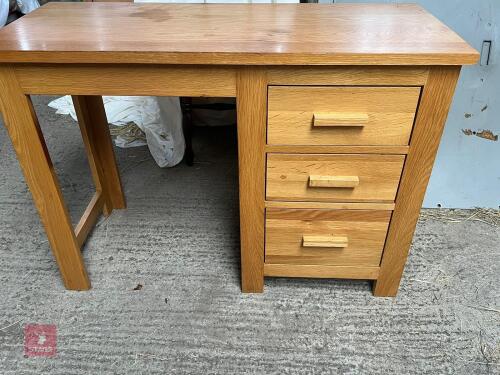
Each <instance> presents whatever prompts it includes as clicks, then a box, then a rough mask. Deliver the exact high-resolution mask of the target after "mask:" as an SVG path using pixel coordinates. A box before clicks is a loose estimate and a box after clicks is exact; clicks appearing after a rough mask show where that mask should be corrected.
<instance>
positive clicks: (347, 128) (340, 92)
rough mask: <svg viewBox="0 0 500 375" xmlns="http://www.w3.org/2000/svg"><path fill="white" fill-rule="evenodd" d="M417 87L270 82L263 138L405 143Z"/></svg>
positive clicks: (313, 142) (297, 141)
mask: <svg viewBox="0 0 500 375" xmlns="http://www.w3.org/2000/svg"><path fill="white" fill-rule="evenodd" d="M419 96H420V88H419V87H332V86H313V87H308V86H269V92H268V129H267V143H268V144H273V145H407V144H408V142H409V139H410V134H411V130H412V127H413V120H414V117H415V112H416V109H417V103H418V99H419Z"/></svg>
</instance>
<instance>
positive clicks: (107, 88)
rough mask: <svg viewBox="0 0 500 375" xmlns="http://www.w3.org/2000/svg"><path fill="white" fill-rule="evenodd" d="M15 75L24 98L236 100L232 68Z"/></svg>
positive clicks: (70, 68) (73, 69) (36, 70)
mask: <svg viewBox="0 0 500 375" xmlns="http://www.w3.org/2000/svg"><path fill="white" fill-rule="evenodd" d="M16 75H17V76H18V79H19V82H20V85H21V87H22V88H23V91H24V92H25V93H27V94H46V95H47V94H53V95H59V94H71V95H118V96H120V95H156V96H189V97H191V96H192V97H195V96H199V97H204V96H210V97H234V96H236V72H235V68H233V67H216V66H209V67H207V66H194V67H193V66H178V65H173V66H172V65H168V66H165V65H163V66H159V65H146V66H144V65H131V64H123V65H91V64H80V63H79V64H71V65H54V64H41V65H36V64H28V65H18V66H16Z"/></svg>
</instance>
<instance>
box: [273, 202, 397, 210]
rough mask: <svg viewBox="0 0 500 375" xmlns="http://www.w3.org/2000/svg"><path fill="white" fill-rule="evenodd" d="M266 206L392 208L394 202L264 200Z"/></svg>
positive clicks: (337, 208)
mask: <svg viewBox="0 0 500 375" xmlns="http://www.w3.org/2000/svg"><path fill="white" fill-rule="evenodd" d="M265 205H266V208H267V207H276V208H319V209H332V210H389V211H392V210H394V203H355V202H343V203H339V202H335V203H331V202H287V201H266V204H265Z"/></svg>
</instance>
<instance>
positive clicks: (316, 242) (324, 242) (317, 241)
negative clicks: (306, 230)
mask: <svg viewBox="0 0 500 375" xmlns="http://www.w3.org/2000/svg"><path fill="white" fill-rule="evenodd" d="M348 244H349V239H348V238H347V237H346V236H311V235H303V236H302V247H323V248H332V249H343V248H346V247H347V245H348Z"/></svg>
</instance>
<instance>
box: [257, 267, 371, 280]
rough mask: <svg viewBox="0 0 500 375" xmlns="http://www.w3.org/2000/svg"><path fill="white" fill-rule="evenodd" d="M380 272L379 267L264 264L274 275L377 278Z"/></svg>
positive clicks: (267, 270) (265, 268) (266, 270)
mask: <svg viewBox="0 0 500 375" xmlns="http://www.w3.org/2000/svg"><path fill="white" fill-rule="evenodd" d="M378 273H379V267H356V266H317V265H310V264H268V263H266V264H264V275H265V276H272V277H311V278H320V279H360V280H375V279H377V277H378Z"/></svg>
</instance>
